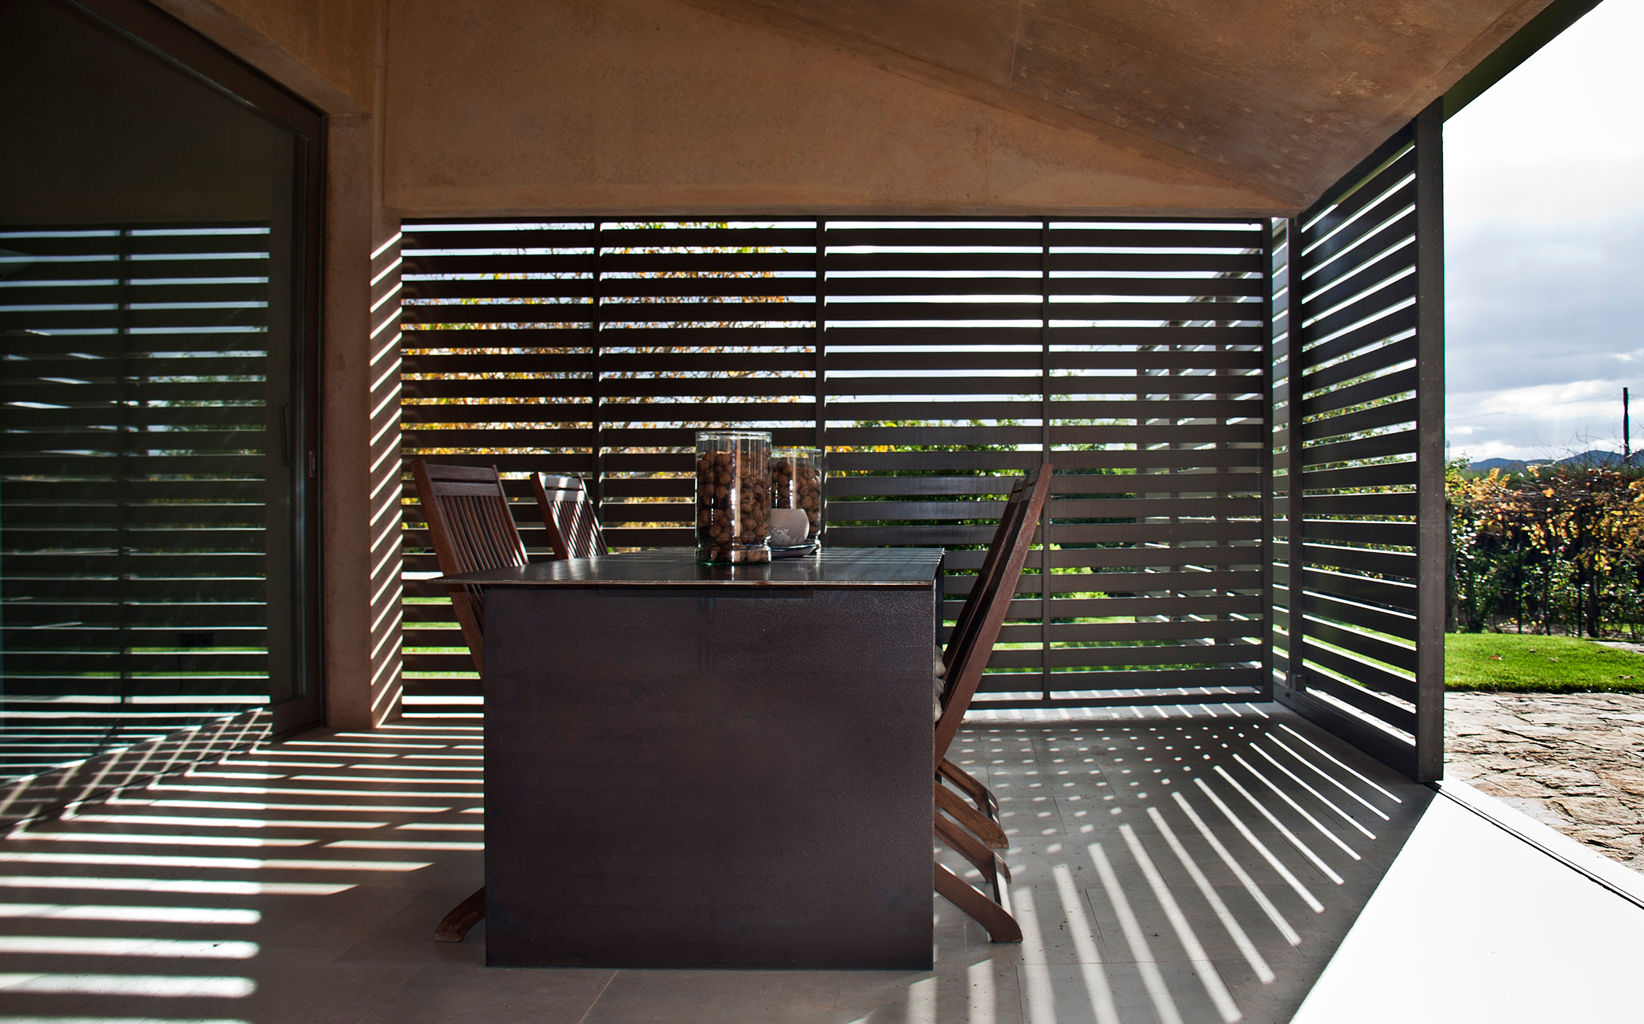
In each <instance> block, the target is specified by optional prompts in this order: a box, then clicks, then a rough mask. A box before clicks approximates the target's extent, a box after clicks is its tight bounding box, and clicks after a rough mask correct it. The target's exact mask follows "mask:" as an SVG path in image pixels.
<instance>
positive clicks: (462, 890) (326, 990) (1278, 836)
mask: <svg viewBox="0 0 1644 1024" xmlns="http://www.w3.org/2000/svg"><path fill="white" fill-rule="evenodd" d="M956 747H957V753H958V756H959V758H960V759H961V760H962V761H963V762H965V763H966V764H968V765H969V766H970V767H971V768H972V769H973V770H975V771H977V772H978V773H979V774H982V775H984V776H985V777H986V778H987V779H988V781H989V782H990V784H991V785H992V787H993V789H994V791H995V793H997V795H998V796H999V798H1000V802H1001V810H1002V816H1003V820H1004V822H1005V824H1006V825H1007V827H1008V829H1009V831H1010V833H1011V836H1012V841H1013V847H1012V849H1011V850H1010V851H1009V854H1008V858H1009V861H1010V864H1011V866H1012V867H1013V869H1014V870H1015V876H1016V883H1015V886H1014V887H1013V890H1012V895H1013V898H1014V901H1015V908H1016V910H1017V913H1018V917H1019V919H1020V921H1021V923H1022V926H1023V930H1024V932H1025V933H1026V941H1024V942H1023V943H1022V944H1021V945H1020V946H995V945H991V944H989V943H988V942H987V941H986V936H985V934H984V933H983V932H982V931H981V929H980V928H978V927H977V926H976V925H975V924H974V923H972V922H971V921H970V920H969V919H968V918H966V917H964V916H963V915H962V914H960V913H959V912H958V911H956V910H955V909H954V908H952V907H951V906H949V905H948V904H946V903H945V902H943V901H942V900H941V899H938V900H937V901H936V918H937V919H936V961H937V965H936V969H935V970H934V971H932V972H915V973H908V972H884V971H858V972H839V971H675V970H615V971H613V970H581V969H579V970H568V969H499V968H487V967H485V966H484V954H485V930H484V926H483V925H481V926H480V927H479V928H477V929H476V930H475V931H474V932H472V933H471V934H470V935H469V937H468V939H467V940H466V941H465V942H463V943H461V944H458V945H438V944H435V943H434V942H432V941H431V938H430V936H431V933H432V929H433V925H434V923H435V922H436V921H437V920H438V919H439V918H440V916H441V915H442V914H443V913H444V911H445V910H447V909H448V908H449V907H450V906H451V905H452V904H454V903H455V902H456V901H457V900H458V899H460V898H461V897H462V896H464V895H466V894H467V893H468V892H469V891H470V890H471V889H472V888H473V887H474V886H475V885H476V884H477V883H478V882H479V880H480V877H481V848H482V839H483V837H482V832H481V827H482V813H483V808H482V793H481V785H480V771H481V749H480V732H479V728H478V726H477V725H476V724H474V723H473V722H471V721H457V720H451V721H444V720H436V721H421V722H402V723H398V724H396V725H394V726H391V727H388V728H384V729H381V730H377V731H373V732H349V733H334V732H321V733H315V734H310V735H308V736H305V737H303V738H300V739H297V740H294V741H291V742H287V743H283V744H279V745H277V746H272V747H269V748H266V749H262V750H259V751H256V752H253V753H248V754H242V755H237V756H234V757H231V758H228V759H227V760H226V761H224V762H223V763H221V764H217V765H213V766H210V767H204V768H199V769H196V770H194V771H193V772H191V773H190V774H188V775H187V776H184V777H177V778H174V779H171V780H169V781H164V782H161V783H157V784H155V785H153V786H151V787H149V788H147V789H145V790H142V791H139V792H133V793H129V794H127V795H124V796H121V797H118V798H115V799H110V800H106V801H101V802H97V803H92V804H87V805H84V806H82V807H80V808H79V809H78V810H77V811H76V812H75V813H74V814H73V815H72V816H69V817H65V818H62V819H59V820H52V821H45V822H38V823H35V824H34V825H32V826H30V827H27V828H20V829H18V830H16V831H15V832H14V833H13V834H12V835H11V836H10V837H8V838H7V839H5V840H4V842H0V1022H5V1024H20V1022H23V1021H31V1022H32V1021H56V1022H60V1024H69V1022H77V1021H87V1020H100V1021H121V1022H134V1021H184V1020H187V1021H212V1022H229V1021H246V1022H257V1024H284V1022H297V1021H300V1022H333V1021H335V1022H350V1024H365V1022H392V1024H418V1022H425V1021H426V1022H436V1021H437V1022H462V1021H485V1022H494V1021H546V1022H566V1024H572V1022H576V1024H629V1022H640V1021H667V1022H691V1021H712V1022H715V1024H738V1022H758V1024H771V1022H783V1024H786V1022H818V1024H860V1022H876V1024H877V1022H891V1021H894V1022H898V1024H913V1022H935V1021H940V1022H954V1024H1013V1022H1033V1024H1047V1022H1061V1024H1075V1022H1077V1024H1085V1022H1090V1021H1102V1022H1125V1024H1129V1022H1142V1021H1183V1022H1186V1024H1198V1022H1215V1021H1237V1020H1244V1021H1275V1022H1277V1021H1288V1020H1292V1019H1295V1020H1298V1021H1304V1022H1310V1024H1340V1022H1347V1021H1356V1020H1364V1021H1370V1020H1375V1021H1387V1020H1393V1021H1405V1022H1420V1021H1461V1020H1491V1021H1546V1020H1582V1021H1587V1020H1592V1021H1599V1020H1630V1019H1638V1018H1637V1014H1638V1007H1639V1006H1640V1005H1644V978H1641V976H1640V972H1639V971H1638V970H1637V964H1636V958H1637V953H1638V950H1639V948H1640V942H1641V940H1644V909H1640V905H1639V903H1638V902H1637V901H1636V894H1637V892H1638V891H1639V889H1638V887H1636V886H1633V882H1634V881H1636V880H1637V879H1638V877H1639V876H1637V875H1635V874H1632V873H1631V872H1628V871H1626V870H1625V869H1623V868H1619V867H1614V868H1613V873H1612V874H1610V875H1608V876H1607V877H1606V880H1607V883H1608V887H1607V885H1605V884H1600V882H1598V881H1595V880H1593V879H1592V878H1591V877H1589V876H1588V875H1586V874H1582V873H1580V872H1578V871H1576V870H1573V869H1572V868H1571V867H1570V866H1569V865H1568V864H1567V863H1566V862H1565V861H1564V860H1561V859H1559V858H1558V857H1555V856H1553V855H1550V853H1549V852H1548V851H1551V852H1552V853H1554V854H1558V855H1560V856H1564V857H1571V858H1573V859H1574V860H1575V861H1578V862H1579V861H1580V856H1579V855H1580V854H1581V853H1582V851H1580V850H1579V849H1578V848H1577V847H1576V844H1574V842H1573V841H1571V840H1568V839H1566V838H1564V837H1562V836H1558V835H1555V834H1553V833H1551V832H1546V833H1545V834H1542V833H1537V832H1536V831H1535V829H1537V828H1539V827H1540V826H1537V825H1535V823H1533V822H1517V823H1516V824H1517V826H1518V827H1519V833H1520V834H1514V833H1513V832H1509V831H1507V830H1504V829H1503V828H1501V827H1498V826H1497V825H1496V824H1492V823H1491V822H1490V821H1488V820H1486V819H1485V818H1484V817H1481V816H1480V815H1479V814H1478V813H1475V811H1474V810H1471V809H1469V808H1468V806H1466V805H1465V804H1464V803H1463V802H1458V799H1454V798H1452V797H1450V796H1446V795H1444V794H1441V793H1437V792H1435V791H1434V790H1433V789H1431V788H1428V787H1425V786H1419V785H1415V784H1412V783H1409V782H1406V781H1403V780H1402V779H1400V778H1398V777H1396V776H1395V775H1394V774H1393V773H1392V772H1390V771H1388V770H1387V769H1385V768H1382V767H1381V766H1380V765H1378V764H1377V763H1376V762H1374V761H1372V760H1370V759H1369V758H1367V757H1364V756H1363V755H1360V754H1359V753H1357V752H1356V751H1355V750H1353V749H1352V748H1350V747H1348V746H1346V745H1345V744H1343V743H1341V742H1340V741H1337V740H1335V739H1333V738H1332V737H1330V736H1328V735H1327V734H1325V733H1323V732H1321V731H1320V730H1318V729H1316V728H1314V727H1313V726H1311V725H1309V724H1308V723H1306V722H1304V721H1302V720H1300V719H1298V718H1296V717H1295V716H1293V715H1291V714H1290V713H1288V712H1285V711H1283V710H1281V709H1279V708H1276V707H1275V706H1272V705H1258V706H1252V705H1238V706H1228V707H1217V708H1204V709H1198V710H1197V711H1196V712H1194V713H1191V714H1189V713H1175V714H1171V713H1165V712H1160V711H1157V710H1150V709H1129V710H1125V711H1122V712H1113V713H1111V714H1109V715H1105V716H1101V717H1100V718H1091V719H1089V720H1081V721H1040V722H993V723H986V724H979V725H976V726H973V727H971V728H969V729H968V730H967V731H966V732H965V733H963V734H961V736H960V739H959V743H958V744H957V745H956ZM1454 793H1455V796H1456V797H1458V798H1460V799H1461V800H1475V801H1480V803H1479V804H1478V806H1480V807H1481V808H1483V809H1484V810H1486V811H1489V810H1492V809H1493V808H1492V801H1490V800H1489V798H1482V797H1479V796H1478V795H1477V794H1476V793H1472V792H1471V791H1468V790H1466V789H1465V788H1464V787H1463V788H1459V789H1456V790H1455V791H1454ZM1498 806H1499V805H1498ZM1526 837H1527V838H1528V839H1529V840H1534V842H1530V841H1526ZM1560 843H1562V844H1564V845H1563V846H1560V845H1558V844H1560ZM1536 844H1540V845H1536ZM1572 850H1574V851H1575V854H1574V855H1572V854H1571V853H1570V851H1572ZM659 855H660V853H659ZM544 860H545V870H552V851H545V857H544ZM1629 887H1631V891H1632V893H1633V894H1634V898H1629V896H1628V895H1627V894H1626V891H1627V890H1628V889H1629ZM1618 890H1619V891H1618Z"/></svg>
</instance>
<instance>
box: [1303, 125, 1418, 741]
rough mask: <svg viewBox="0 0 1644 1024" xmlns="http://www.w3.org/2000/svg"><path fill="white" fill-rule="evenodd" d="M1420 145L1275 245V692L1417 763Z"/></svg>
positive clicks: (1356, 183)
mask: <svg viewBox="0 0 1644 1024" xmlns="http://www.w3.org/2000/svg"><path fill="white" fill-rule="evenodd" d="M1416 157H1417V154H1416V150H1415V148H1414V145H1413V133H1412V132H1411V131H1408V130H1407V131H1406V132H1404V133H1402V134H1401V135H1400V136H1399V137H1397V138H1395V139H1394V140H1393V141H1392V142H1390V143H1389V145H1388V146H1387V147H1384V149H1383V151H1382V153H1381V154H1380V157H1379V158H1378V159H1376V160H1374V161H1372V162H1370V164H1369V166H1368V169H1365V170H1361V171H1360V172H1358V173H1357V174H1356V175H1354V176H1350V177H1349V178H1348V179H1344V181H1343V182H1342V183H1341V184H1340V185H1338V186H1337V189H1336V190H1335V191H1333V192H1332V193H1331V194H1330V195H1329V196H1327V197H1326V199H1325V200H1324V201H1321V202H1320V203H1319V204H1317V205H1316V206H1315V207H1314V208H1313V209H1312V210H1310V211H1308V212H1307V213H1306V214H1304V215H1303V217H1302V218H1300V219H1299V220H1298V221H1295V222H1292V227H1291V230H1292V232H1293V233H1294V234H1293V237H1291V238H1290V239H1289V241H1288V244H1286V245H1284V246H1282V247H1279V248H1277V249H1276V251H1275V259H1276V260H1277V261H1278V262H1279V264H1280V265H1281V267H1282V270H1281V272H1280V275H1279V276H1280V278H1281V279H1287V280H1288V281H1289V289H1288V292H1287V293H1286V294H1285V295H1284V296H1283V298H1282V300H1281V301H1280V302H1279V304H1278V306H1279V310H1278V311H1277V312H1276V318H1275V337H1276V343H1275V356H1274V358H1275V364H1274V379H1275V381H1276V382H1282V383H1277V384H1276V386H1275V413H1274V423H1275V434H1274V437H1275V450H1276V453H1277V455H1276V460H1275V469H1274V479H1275V489H1276V491H1277V492H1279V493H1280V494H1282V496H1283V500H1282V501H1281V502H1280V503H1279V504H1278V506H1277V508H1278V512H1279V513H1280V514H1277V515H1276V516H1275V528H1276V531H1275V539H1276V541H1277V542H1278V546H1277V550H1278V551H1279V552H1280V553H1281V560H1280V564H1279V565H1278V566H1277V568H1276V587H1275V607H1274V609H1273V622H1274V633H1275V658H1274V672H1275V675H1276V678H1277V680H1278V683H1279V686H1278V688H1277V692H1278V693H1279V694H1280V696H1281V697H1283V698H1285V699H1286V700H1287V701H1289V702H1292V703H1295V704H1297V705H1298V706H1299V707H1301V708H1302V709H1303V710H1305V711H1307V712H1309V713H1310V714H1312V715H1313V716H1314V717H1318V718H1321V719H1323V720H1325V721H1326V722H1327V723H1329V724H1332V725H1334V726H1335V727H1337V728H1338V729H1339V730H1341V731H1343V732H1345V733H1346V734H1348V735H1350V736H1352V737H1354V738H1356V739H1358V740H1359V741H1360V742H1361V743H1363V744H1364V745H1365V746H1366V747H1367V748H1369V749H1371V750H1372V752H1375V753H1377V754H1378V756H1381V757H1382V758H1383V759H1384V760H1387V761H1388V762H1389V763H1391V764H1393V765H1395V766H1397V767H1400V768H1402V769H1403V770H1405V771H1407V772H1410V773H1414V771H1415V763H1416V762H1415V757H1416V753H1415V744H1416V732H1417V729H1416V720H1417V717H1416V716H1417V687H1416V670H1417V658H1416V642H1417V636H1418V631H1417V600H1416V597H1417V585H1418V582H1419V581H1420V573H1419V572H1418V559H1417V528H1416V524H1417V513H1418V509H1417V474H1416V468H1417V452H1418V423H1417V408H1418V403H1417V393H1416V392H1417V371H1418V367H1417V357H1418V345H1417V341H1418V339H1417V330H1416V328H1417V291H1416V257H1417V241H1418V240H1417V231H1416V228H1417V223H1418V218H1417V216H1416V195H1417V181H1416V166H1417V164H1416ZM1291 260H1294V261H1295V263H1294V265H1293V266H1292V265H1289V263H1288V261H1291Z"/></svg>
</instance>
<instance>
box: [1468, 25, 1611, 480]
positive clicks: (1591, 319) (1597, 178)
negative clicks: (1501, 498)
mask: <svg viewBox="0 0 1644 1024" xmlns="http://www.w3.org/2000/svg"><path fill="white" fill-rule="evenodd" d="M1641 43H1644V0H1604V2H1603V3H1600V4H1599V5H1598V7H1597V8H1595V9H1594V10H1593V11H1592V12H1591V13H1590V14H1588V15H1587V16H1586V17H1584V18H1582V19H1581V20H1580V21H1579V22H1577V23H1576V24H1575V25H1574V26H1572V27H1571V28H1570V29H1568V30H1567V31H1565V32H1564V34H1563V35H1561V36H1559V37H1558V38H1557V39H1555V40H1553V41H1552V43H1550V44H1548V45H1547V46H1546V47H1544V48H1543V49H1542V50H1541V52H1539V53H1537V54H1536V55H1535V56H1534V57H1531V58H1530V59H1529V60H1528V61H1526V62H1525V63H1524V64H1523V65H1521V66H1520V67H1519V68H1518V69H1517V70H1515V71H1514V72H1513V73H1512V74H1511V75H1509V76H1508V77H1507V78H1505V79H1503V80H1502V81H1501V82H1500V83H1498V84H1497V85H1496V86H1495V87H1494V88H1492V89H1490V90H1489V91H1488V92H1486V93H1485V94H1484V95H1483V96H1480V97H1479V98H1478V99H1477V100H1474V101H1473V102H1472V103H1471V104H1470V105H1469V106H1467V107H1466V108H1465V109H1463V110H1462V111H1461V112H1460V113H1458V114H1457V115H1455V116H1454V117H1452V118H1451V119H1450V120H1449V121H1448V122H1447V123H1446V124H1445V131H1444V146H1445V152H1444V159H1445V168H1444V171H1445V198H1444V202H1445V271H1446V282H1445V286H1446V290H1447V295H1446V300H1447V301H1446V351H1445V357H1446V363H1445V372H1446V375H1447V379H1448V387H1447V388H1446V394H1445V404H1446V417H1445V419H1446V430H1447V434H1448V437H1447V442H1448V446H1449V450H1450V454H1451V455H1452V456H1459V455H1466V456H1468V457H1469V458H1471V459H1474V460H1478V459H1484V458H1491V457H1495V456H1505V457H1508V458H1545V457H1559V456H1563V455H1568V454H1573V453H1575V452H1578V451H1583V450H1585V449H1587V448H1604V449H1609V450H1614V451H1619V450H1620V449H1621V389H1622V388H1623V387H1629V388H1631V389H1632V399H1633V410H1632V411H1633V431H1632V443H1633V449H1634V450H1635V451H1636V450H1640V449H1644V88H1641V86H1640V84H1639V83H1640V77H1639V73H1638V63H1637V52H1638V47H1639V45H1640V44H1641Z"/></svg>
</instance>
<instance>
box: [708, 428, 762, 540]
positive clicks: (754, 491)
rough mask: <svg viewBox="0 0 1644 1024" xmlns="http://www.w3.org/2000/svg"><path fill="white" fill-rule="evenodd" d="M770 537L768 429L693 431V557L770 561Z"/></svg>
mask: <svg viewBox="0 0 1644 1024" xmlns="http://www.w3.org/2000/svg"><path fill="white" fill-rule="evenodd" d="M770 539H771V435H770V433H769V432H767V431H763V430H700V431H697V435H696V558H697V561H699V562H730V563H738V562H768V561H770V558H771V547H770Z"/></svg>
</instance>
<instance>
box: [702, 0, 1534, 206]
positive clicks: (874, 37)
mask: <svg viewBox="0 0 1644 1024" xmlns="http://www.w3.org/2000/svg"><path fill="white" fill-rule="evenodd" d="M680 2H682V3H686V4H689V5H691V6H695V7H700V8H705V9H708V10H711V11H714V12H716V13H718V14H720V15H722V16H724V17H727V18H732V19H736V20H740V21H745V22H751V23H754V24H757V25H760V26H762V27H765V28H769V29H773V30H776V31H780V32H783V33H786V34H788V35H790V36H795V37H800V38H802V39H804V40H806V41H808V42H811V43H815V44H819V45H823V46H827V47H833V48H837V49H840V50H843V51H847V52H849V53H850V54H851V55H852V56H854V57H856V58H859V59H865V60H868V61H871V62H873V63H875V64H877V65H879V66H880V67H883V68H885V69H887V70H889V71H893V72H895V73H898V74H902V75H906V76H909V77H912V78H916V79H919V80H921V81H923V82H925V83H927V84H932V85H935V86H937V87H940V88H942V89H946V90H950V91H953V92H955V93H958V94H960V95H962V96H965V97H968V98H970V99H973V100H975V101H978V102H981V103H986V104H990V105H993V106H996V107H1000V108H1003V109H1006V110H1009V111H1012V112H1014V113H1016V114H1018V115H1023V116H1027V117H1030V118H1034V119H1037V120H1041V121H1045V122H1048V123H1051V124H1054V125H1056V126H1058V127H1060V128H1063V129H1071V130H1075V131H1079V132H1083V133H1087V134H1089V135H1091V136H1094V137H1096V138H1097V139H1099V140H1101V141H1102V142H1104V143H1106V144H1108V145H1115V146H1121V147H1124V148H1128V149H1131V150H1133V151H1135V152H1137V153H1139V154H1141V155H1143V156H1147V157H1152V158H1155V159H1159V160H1163V161H1167V162H1169V163H1172V164H1175V165H1178V166H1183V167H1186V168H1191V169H1193V170H1195V171H1198V172H1200V173H1205V174H1210V175H1214V176H1216V177H1218V178H1221V179H1223V180H1225V181H1226V182H1227V183H1228V184H1229V185H1232V186H1236V187H1239V188H1242V189H1245V190H1248V191H1250V192H1252V193H1262V194H1266V195H1269V196H1272V197H1274V199H1276V200H1277V201H1278V202H1280V203H1281V204H1286V205H1291V206H1294V207H1298V208H1299V207H1301V206H1303V205H1306V204H1307V203H1309V202H1310V201H1311V200H1312V199H1314V198H1315V197H1317V196H1318V195H1319V194H1320V193H1321V192H1322V191H1323V190H1324V189H1325V188H1327V187H1328V186H1329V185H1330V184H1331V183H1333V182H1334V181H1335V180H1336V179H1337V178H1338V177H1339V176H1340V175H1341V174H1342V173H1344V172H1345V171H1346V170H1347V169H1349V168H1350V167H1352V165H1353V164H1355V163H1356V162H1358V160H1360V159H1361V158H1363V157H1364V156H1366V155H1367V154H1368V153H1369V152H1370V151H1371V150H1373V149H1374V148H1375V146H1376V145H1378V144H1379V143H1380V142H1382V141H1383V140H1384V139H1386V138H1387V137H1388V136H1389V135H1391V134H1392V133H1393V131H1395V130H1396V129H1397V128H1398V127H1399V126H1400V125H1402V124H1403V123H1405V122H1406V121H1408V120H1409V119H1410V118H1412V117H1414V116H1415V115H1416V114H1417V113H1419V112H1420V111H1421V110H1422V109H1423V108H1424V107H1426V106H1427V105H1428V104H1429V103H1430V102H1432V101H1433V100H1434V99H1436V98H1438V97H1440V96H1442V95H1443V94H1444V92H1445V91H1446V90H1447V89H1448V88H1450V86H1452V85H1453V84H1454V83H1455V82H1456V81H1457V80H1458V79H1460V78H1461V76H1463V75H1464V74H1466V73H1467V72H1468V71H1469V70H1471V69H1472V68H1473V67H1474V66H1476V65H1477V64H1478V63H1479V62H1480V61H1482V60H1484V59H1485V58H1486V57H1487V56H1489V55H1490V54H1491V53H1492V52H1493V51H1494V50H1496V48H1497V47H1499V46H1500V45H1501V44H1502V43H1503V42H1505V41H1506V40H1507V39H1508V38H1509V37H1511V36H1512V35H1513V33H1514V32H1516V31H1517V30H1518V29H1520V28H1522V27H1523V26H1524V25H1525V24H1526V23H1527V22H1528V21H1529V20H1530V19H1531V18H1533V17H1534V16H1535V15H1536V14H1537V13H1539V12H1540V11H1541V10H1542V9H1543V8H1544V7H1546V6H1547V5H1548V2H1549V0H831V2H826V3H818V2H816V0H680Z"/></svg>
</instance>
